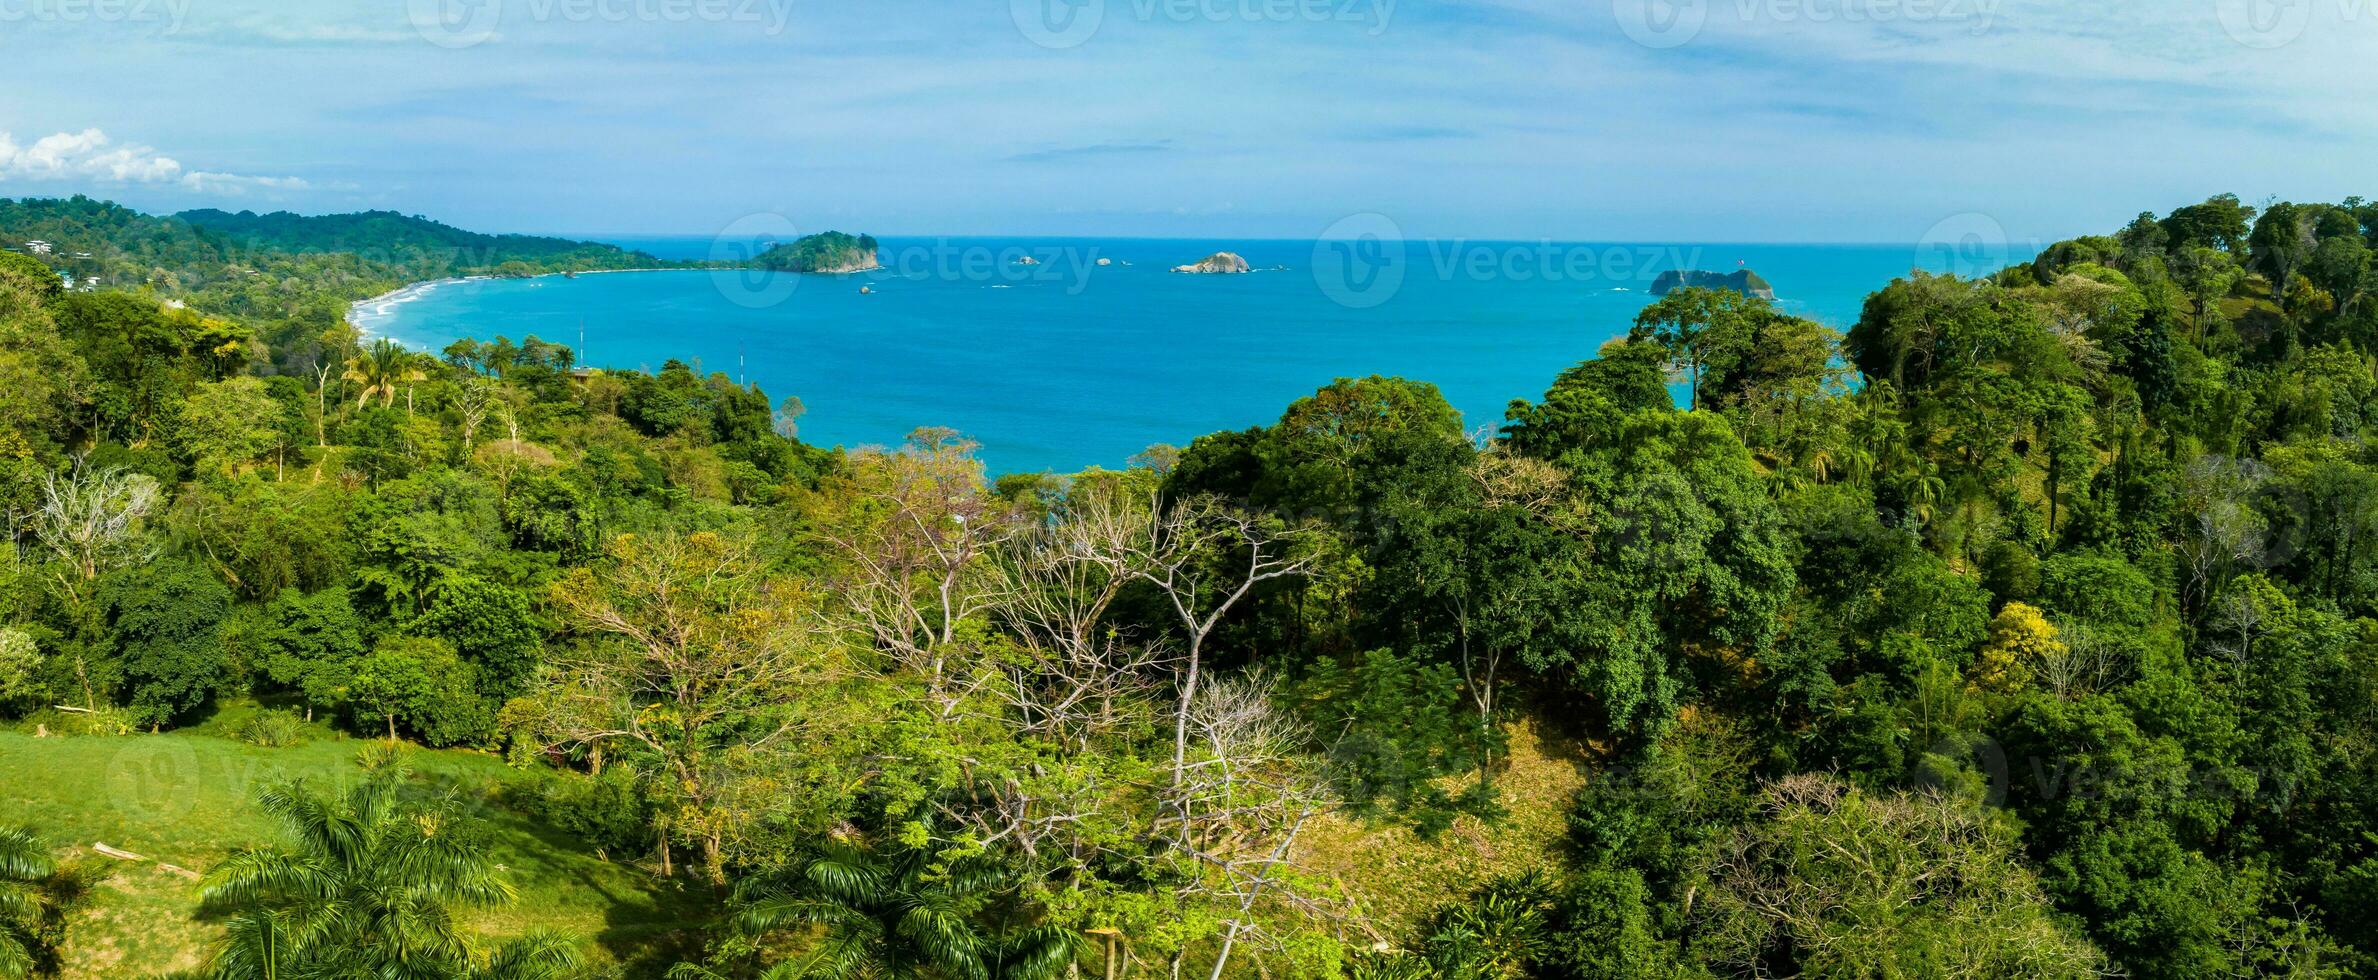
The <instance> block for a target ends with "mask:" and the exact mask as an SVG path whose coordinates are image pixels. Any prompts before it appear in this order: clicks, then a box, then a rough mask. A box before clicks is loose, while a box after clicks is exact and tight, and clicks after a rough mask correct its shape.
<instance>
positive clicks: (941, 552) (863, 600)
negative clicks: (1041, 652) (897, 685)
mask: <svg viewBox="0 0 2378 980" xmlns="http://www.w3.org/2000/svg"><path fill="white" fill-rule="evenodd" d="M813 516H815V517H816V518H817V519H816V521H815V525H816V526H817V528H818V531H817V534H818V536H819V537H820V538H822V539H823V540H824V541H825V543H826V544H827V546H828V547H829V548H830V549H831V550H832V551H833V552H834V554H835V557H836V558H837V559H838V564H839V568H838V570H837V571H836V573H835V574H834V575H833V576H832V577H831V581H830V586H831V589H832V593H833V595H834V597H835V599H836V600H837V601H836V603H835V607H836V612H837V613H838V616H839V618H840V619H841V621H842V622H843V624H844V626H845V627H846V628H848V629H852V630H855V631H857V632H858V633H859V634H861V635H863V636H865V637H867V638H868V640H869V641H870V644H871V646H872V647H873V648H874V649H875V650H877V651H879V652H881V653H884V654H885V655H887V656H890V657H891V658H893V659H894V660H895V661H898V662H899V663H901V664H902V665H904V666H906V667H907V668H909V669H910V670H913V671H915V672H916V673H917V674H918V675H919V676H920V677H922V678H923V679H924V680H925V683H926V689H927V696H928V697H929V698H931V699H932V700H933V702H934V704H935V706H936V709H937V712H938V714H939V715H940V717H941V718H942V719H943V720H945V721H948V720H953V719H954V718H955V717H956V716H957V715H958V713H959V712H960V711H961V709H962V706H963V705H964V704H965V703H966V701H967V700H968V698H969V697H970V696H972V695H973V694H975V693H977V692H979V691H980V690H981V689H982V687H983V686H984V685H985V684H987V683H989V682H990V681H991V680H993V679H994V678H995V677H996V676H997V672H996V671H993V670H990V669H988V665H987V664H986V663H985V662H984V661H985V658H983V657H980V656H977V655H976V654H978V653H979V650H978V649H977V644H975V643H973V642H971V638H970V637H967V636H965V635H963V634H964V633H965V631H966V624H968V623H969V622H971V621H976V620H978V619H979V617H980V616H982V614H984V613H986V612H988V611H989V610H991V609H993V608H995V607H997V606H999V605H1000V604H1001V603H1002V602H1003V601H1005V599H1006V598H1007V595H1008V587H1009V583H1008V581H1007V580H1006V579H1005V578H1004V577H1003V576H1001V575H1000V574H998V570H997V569H996V568H995V567H994V564H993V561H992V556H993V553H994V552H995V550H996V549H998V548H999V547H1000V546H1001V545H1002V544H1004V543H1005V542H1006V541H1007V540H1008V539H1010V538H1012V537H1014V536H1015V535H1016V534H1017V533H1018V531H1019V528H1018V526H1017V524H1016V522H1015V521H1014V519H1013V514H1012V509H1011V508H1009V507H1007V506H1006V505H1005V504H1004V503H1002V502H1000V501H998V500H996V499H994V498H992V497H991V496H990V495H989V494H987V493H985V492H984V490H983V482H982V464H981V463H980V462H977V461H976V460H975V458H974V444H973V443H970V442H966V441H964V440H961V439H959V438H957V436H956V434H955V433H952V432H950V431H949V430H946V429H919V430H917V432H916V433H915V434H914V435H912V436H910V439H909V445H908V446H907V447H906V448H905V449H904V450H902V451H899V452H883V451H875V450H862V451H860V452H858V453H855V454H853V456H852V458H851V460H850V465H849V466H848V467H847V475H846V476H844V477H841V478H839V479H837V480H834V481H831V482H830V483H829V484H828V485H827V486H826V487H825V488H824V489H822V490H821V491H820V496H819V506H818V507H817V508H816V510H815V513H814V515H813Z"/></svg>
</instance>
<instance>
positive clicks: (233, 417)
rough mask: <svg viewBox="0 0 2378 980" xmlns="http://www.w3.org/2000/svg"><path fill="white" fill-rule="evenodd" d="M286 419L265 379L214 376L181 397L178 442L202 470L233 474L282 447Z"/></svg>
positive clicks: (175, 434) (175, 438) (176, 442)
mask: <svg viewBox="0 0 2378 980" xmlns="http://www.w3.org/2000/svg"><path fill="white" fill-rule="evenodd" d="M282 423H283V419H282V409H281V403H280V402H279V401H278V400H275V399H274V398H273V397H272V395H271V394H270V393H268V392H266V391H265V389H264V382H263V381H262V380H261V379H257V378H232V379H230V380H228V381H211V382H208V383H206V384H202V385H199V386H198V387H196V388H194V389H192V390H191V392H190V394H189V396H188V397H186V398H184V399H183V401H182V405H181V424H180V426H179V427H178V428H176V429H175V431H174V442H175V444H176V445H178V446H180V447H181V450H182V453H183V455H185V456H188V457H189V458H190V460H191V463H192V465H193V466H195V467H197V468H198V469H200V470H205V471H212V472H217V473H222V474H225V475H230V474H235V473H237V472H238V471H239V468H240V467H242V466H244V465H246V464H248V463H251V462H254V461H255V460H257V459H258V458H260V457H262V456H264V455H265V454H266V453H269V452H271V451H272V450H273V449H274V448H276V447H278V446H280V445H281V440H282V433H283V429H284V426H283V424H282Z"/></svg>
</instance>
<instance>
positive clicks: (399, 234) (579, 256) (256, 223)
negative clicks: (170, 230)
mask: <svg viewBox="0 0 2378 980" xmlns="http://www.w3.org/2000/svg"><path fill="white" fill-rule="evenodd" d="M173 217H174V219H175V220H179V221H183V222H186V223H188V224H190V225H192V226H194V227H198V228H203V229H206V230H208V231H211V232H214V233H216V234H218V235H221V236H223V237H224V238H227V239H229V240H231V241H232V242H234V243H236V244H237V245H239V246H240V247H242V248H246V249H249V250H257V249H267V250H272V251H279V252H293V253H301V254H303V253H322V252H358V253H364V254H373V253H388V254H398V253H406V252H426V253H446V254H452V255H455V256H457V257H458V258H459V259H461V260H462V261H461V262H460V264H461V265H463V266H466V267H470V268H476V269H485V270H491V271H499V272H500V271H502V267H503V266H504V265H505V264H506V263H527V264H532V265H537V266H543V267H546V268H544V269H539V270H536V271H553V269H554V268H555V267H558V268H560V269H563V270H569V269H577V270H587V269H619V268H637V267H651V266H656V265H662V264H664V263H662V262H661V260H659V259H657V258H654V257H653V256H651V255H649V254H646V253H644V252H631V251H628V250H626V249H623V248H620V247H618V246H616V245H605V244H602V243H599V242H582V241H573V240H570V239H567V238H547V237H543V236H538V235H488V234H481V233H479V232H474V231H464V230H462V229H460V228H456V227H454V226H452V225H449V224H445V223H443V222H438V221H432V220H430V219H428V218H424V217H421V216H420V215H404V214H398V213H396V212H394V211H361V212H356V213H353V214H323V215H304V214H292V213H290V212H287V211H274V212H272V213H270V214H257V213H256V212H254V211H240V212H236V213H234V212H230V211H219V210H216V209H213V208H206V209H201V210H196V211H184V212H182V213H180V214H177V215H174V216H173ZM513 271H521V270H518V269H515V270H513Z"/></svg>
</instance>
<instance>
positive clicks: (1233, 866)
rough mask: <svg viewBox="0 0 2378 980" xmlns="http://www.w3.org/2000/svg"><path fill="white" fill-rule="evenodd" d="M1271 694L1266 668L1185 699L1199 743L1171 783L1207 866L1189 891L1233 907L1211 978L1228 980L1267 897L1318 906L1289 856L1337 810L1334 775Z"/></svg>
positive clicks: (1190, 844) (1190, 841)
mask: <svg viewBox="0 0 2378 980" xmlns="http://www.w3.org/2000/svg"><path fill="white" fill-rule="evenodd" d="M1271 695H1272V691H1271V685H1270V684H1269V682H1268V680H1267V679H1266V678H1264V677H1262V676H1260V675H1253V676H1243V677H1231V678H1223V679H1220V680H1217V681H1215V682H1214V683H1212V684H1209V685H1206V686H1205V687H1204V688H1203V689H1201V690H1200V692H1199V693H1198V694H1197V696H1196V698H1195V700H1192V701H1187V702H1186V703H1185V704H1184V705H1183V709H1184V710H1183V717H1185V718H1187V719H1189V727H1190V730H1191V731H1192V732H1194V739H1195V742H1196V746H1197V749H1196V752H1195V754H1194V756H1193V760H1194V761H1192V762H1190V763H1188V764H1187V765H1186V766H1184V767H1183V769H1182V770H1181V771H1180V773H1179V775H1178V777H1177V778H1178V781H1177V782H1176V783H1175V785H1174V787H1173V790H1172V795H1173V799H1172V800H1171V802H1170V806H1169V809H1170V810H1172V811H1173V812H1174V813H1176V814H1178V815H1179V819H1180V825H1179V834H1178V835H1177V836H1176V838H1175V842H1176V846H1178V847H1180V848H1181V849H1182V850H1184V851H1185V852H1186V853H1187V854H1188V855H1189V856H1190V857H1192V858H1193V859H1194V860H1195V861H1197V862H1198V863H1199V864H1200V865H1201V866H1202V867H1203V869H1204V873H1203V874H1200V875H1198V876H1197V877H1196V878H1195V879H1193V881H1192V883H1191V884H1190V885H1188V886H1186V887H1187V889H1188V890H1190V891H1192V892H1202V893H1204V894H1206V895H1207V896H1208V897H1209V899H1211V900H1217V901H1220V902H1221V903H1222V904H1223V905H1224V907H1226V908H1229V909H1231V914H1230V915H1229V917H1228V918H1227V919H1226V920H1225V924H1224V928H1223V934H1222V945H1221V948H1220V950H1219V951H1217V952H1216V954H1215V956H1214V964H1213V969H1212V972H1211V973H1209V974H1208V978H1209V980H1221V977H1222V973H1223V970H1224V969H1225V968H1226V967H1227V966H1229V964H1230V957H1231V954H1232V952H1233V951H1234V950H1236V949H1237V947H1238V945H1239V943H1240V942H1241V941H1242V940H1244V939H1247V938H1249V937H1250V935H1251V934H1254V933H1255V932H1256V931H1257V930H1259V929H1260V928H1261V919H1260V917H1259V916H1257V915H1256V910H1257V908H1258V904H1259V903H1260V902H1262V901H1263V900H1264V899H1265V898H1266V897H1267V896H1268V897H1270V898H1272V899H1274V900H1277V901H1283V902H1287V903H1290V904H1302V905H1310V904H1313V903H1311V901H1310V900H1309V899H1307V898H1305V896H1303V895H1301V894H1299V893H1298V892H1297V891H1296V889H1295V888H1294V887H1293V886H1292V885H1290V884H1289V882H1290V879H1291V877H1292V876H1291V874H1290V873H1291V872H1292V871H1293V867H1292V866H1291V863H1290V861H1289V856H1290V855H1291V854H1292V853H1293V852H1294V850H1295V847H1296V840H1297V837H1298V835H1299V834H1301V833H1302V832H1303V830H1304V828H1305V825H1306V823H1307V822H1309V821H1310V820H1312V818H1313V817H1315V816H1317V815H1319V814H1321V813H1322V812H1324V811H1326V810H1327V809H1328V808H1329V806H1330V799H1331V798H1330V795H1329V792H1328V782H1327V780H1325V779H1323V778H1321V776H1320V774H1319V773H1318V772H1316V771H1315V770H1314V769H1313V768H1312V767H1311V766H1310V765H1309V764H1308V763H1307V761H1306V759H1305V758H1304V757H1303V755H1302V754H1301V753H1300V752H1298V751H1297V746H1298V745H1300V744H1301V743H1302V742H1303V741H1304V739H1303V732H1302V730H1301V729H1300V727H1299V726H1298V725H1297V724H1296V723H1295V722H1294V721H1293V720H1292V719H1290V718H1289V717H1288V716H1287V715H1285V714H1283V713H1281V712H1280V711H1278V710H1277V709H1276V707H1275V706H1274V705H1273V703H1272V696H1271Z"/></svg>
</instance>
